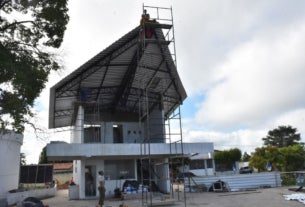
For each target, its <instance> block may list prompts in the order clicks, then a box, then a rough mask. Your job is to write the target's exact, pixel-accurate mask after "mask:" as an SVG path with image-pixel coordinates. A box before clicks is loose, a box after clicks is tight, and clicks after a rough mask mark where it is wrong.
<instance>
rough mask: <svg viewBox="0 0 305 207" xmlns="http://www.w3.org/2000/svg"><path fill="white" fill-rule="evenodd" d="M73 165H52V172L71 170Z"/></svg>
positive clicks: (68, 163) (66, 163) (67, 163)
mask: <svg viewBox="0 0 305 207" xmlns="http://www.w3.org/2000/svg"><path fill="white" fill-rule="evenodd" d="M72 169H73V163H72V162H65V163H54V164H53V170H72Z"/></svg>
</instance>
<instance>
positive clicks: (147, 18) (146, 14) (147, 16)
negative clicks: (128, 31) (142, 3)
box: [140, 9, 150, 26]
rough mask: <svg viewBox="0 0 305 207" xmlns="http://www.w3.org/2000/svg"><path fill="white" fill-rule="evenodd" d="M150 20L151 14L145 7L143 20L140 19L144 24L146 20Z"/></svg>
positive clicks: (141, 23)
mask: <svg viewBox="0 0 305 207" xmlns="http://www.w3.org/2000/svg"><path fill="white" fill-rule="evenodd" d="M149 20H150V16H149V14H148V13H147V10H146V9H144V11H143V14H142V18H141V21H140V25H141V26H143V25H144V23H145V22H148V21H149Z"/></svg>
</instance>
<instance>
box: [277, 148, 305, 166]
mask: <svg viewBox="0 0 305 207" xmlns="http://www.w3.org/2000/svg"><path fill="white" fill-rule="evenodd" d="M279 151H280V153H281V154H282V157H283V160H282V163H281V167H282V170H283V171H297V170H304V166H305V165H304V164H305V163H304V162H305V150H304V147H303V146H302V145H293V146H288V147H283V148H280V149H279Z"/></svg>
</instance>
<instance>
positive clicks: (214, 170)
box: [212, 159, 216, 175]
mask: <svg viewBox="0 0 305 207" xmlns="http://www.w3.org/2000/svg"><path fill="white" fill-rule="evenodd" d="M212 163H213V174H214V175H215V172H216V169H215V160H214V159H213V162H212Z"/></svg>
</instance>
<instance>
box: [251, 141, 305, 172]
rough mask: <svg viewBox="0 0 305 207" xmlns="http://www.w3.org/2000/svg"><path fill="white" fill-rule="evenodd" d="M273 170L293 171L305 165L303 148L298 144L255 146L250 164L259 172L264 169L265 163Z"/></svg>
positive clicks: (301, 168)
mask: <svg viewBox="0 0 305 207" xmlns="http://www.w3.org/2000/svg"><path fill="white" fill-rule="evenodd" d="M268 163H270V164H271V165H272V169H273V170H280V171H295V170H303V169H304V167H305V150H304V147H303V146H302V145H300V144H296V145H293V146H288V147H281V148H279V147H273V146H268V147H261V148H256V149H255V152H254V153H253V154H252V156H251V159H250V166H252V167H254V168H256V169H258V171H259V172H261V171H266V166H267V164H268Z"/></svg>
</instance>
